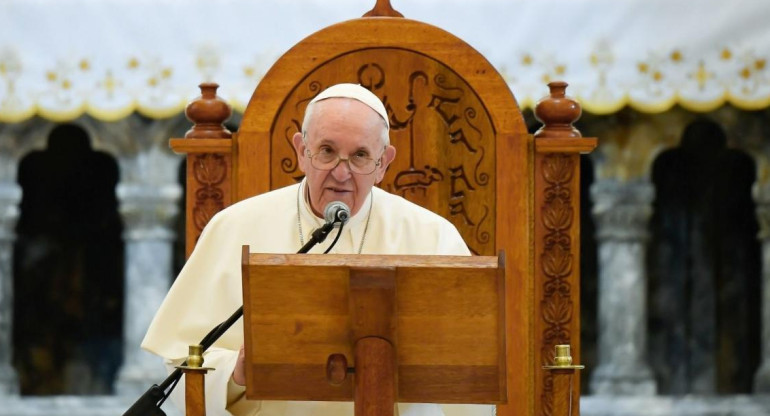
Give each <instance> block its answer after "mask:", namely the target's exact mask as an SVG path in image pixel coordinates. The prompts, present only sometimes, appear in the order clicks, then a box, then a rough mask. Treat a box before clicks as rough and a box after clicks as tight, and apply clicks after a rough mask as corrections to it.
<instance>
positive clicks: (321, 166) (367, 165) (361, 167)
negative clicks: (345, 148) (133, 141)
mask: <svg viewBox="0 0 770 416" xmlns="http://www.w3.org/2000/svg"><path fill="white" fill-rule="evenodd" d="M306 153H307V157H309V158H310V164H311V165H313V167H314V168H316V169H318V170H332V169H334V168H336V167H337V165H339V164H340V162H341V161H343V160H344V161H345V162H347V164H348V169H350V171H351V172H353V173H357V174H359V175H369V174H371V173H372V172H374V171H375V170H377V168H378V167H379V166H380V164H381V163H382V156H380V157H379V158H377V160H375V159H372V158H371V157H369V156H366V153H363V152H356V153H353V154H352V155H350V156H348V157H341V156H340V155H339V154H337V152H335V151H333V150H332V149H330V148H328V147H322V148H321V149H320V150H319V151H318V152H317V153H316V154H310V150H306Z"/></svg>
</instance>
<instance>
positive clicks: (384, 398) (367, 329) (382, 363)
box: [349, 268, 398, 416]
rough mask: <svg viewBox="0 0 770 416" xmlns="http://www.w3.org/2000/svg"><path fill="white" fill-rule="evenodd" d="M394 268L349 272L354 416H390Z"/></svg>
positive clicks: (393, 400)
mask: <svg viewBox="0 0 770 416" xmlns="http://www.w3.org/2000/svg"><path fill="white" fill-rule="evenodd" d="M395 286H396V278H395V269H385V268H383V269H374V270H366V269H356V268H352V269H351V271H350V299H349V302H350V314H351V341H352V342H353V343H354V356H355V358H354V360H355V377H354V380H355V382H354V388H353V400H354V401H355V416H393V414H394V409H395V403H396V395H397V391H398V390H397V387H396V385H397V384H396V353H395V350H394V347H393V344H392V341H393V340H394V339H395V331H394V329H395V322H394V313H395V303H396V288H395Z"/></svg>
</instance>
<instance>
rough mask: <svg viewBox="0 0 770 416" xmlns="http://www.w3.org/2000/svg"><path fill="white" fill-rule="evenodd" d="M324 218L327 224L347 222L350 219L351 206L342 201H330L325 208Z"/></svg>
mask: <svg viewBox="0 0 770 416" xmlns="http://www.w3.org/2000/svg"><path fill="white" fill-rule="evenodd" d="M324 219H326V224H334V223H341V224H345V223H347V222H348V220H349V219H350V208H348V206H347V205H345V203H344V202H341V201H332V202H329V203H328V204H326V208H324Z"/></svg>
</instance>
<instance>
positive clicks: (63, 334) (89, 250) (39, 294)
mask: <svg viewBox="0 0 770 416" xmlns="http://www.w3.org/2000/svg"><path fill="white" fill-rule="evenodd" d="M118 176H119V173H118V165H117V163H116V162H115V160H114V159H113V158H112V157H111V156H109V155H108V154H106V153H103V152H97V151H94V150H92V149H91V145H90V142H89V137H88V135H87V134H86V132H85V131H84V130H83V129H81V128H80V127H78V126H76V125H72V124H64V125H60V126H57V127H56V128H54V129H53V130H52V132H51V134H50V136H49V138H48V147H47V149H46V150H44V151H34V152H31V153H30V154H28V155H27V156H26V157H25V158H24V159H22V161H21V163H20V165H19V171H18V182H19V185H20V186H21V188H22V192H23V197H22V202H21V215H20V217H19V222H18V224H17V227H16V234H17V240H16V244H15V247H14V315H13V316H14V325H13V327H14V334H13V345H14V359H13V361H14V365H15V367H16V369H17V371H18V372H19V379H20V388H21V393H22V394H23V395H50V394H84V395H92V394H108V393H111V392H112V384H113V380H114V379H115V376H116V372H117V370H118V368H119V366H120V363H121V361H122V334H123V329H122V328H123V273H124V272H123V270H124V268H123V264H124V259H123V241H122V236H121V234H122V231H123V226H122V222H121V219H120V216H119V214H118V202H117V198H116V196H115V186H116V185H117V183H118Z"/></svg>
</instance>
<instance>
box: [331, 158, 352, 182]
mask: <svg viewBox="0 0 770 416" xmlns="http://www.w3.org/2000/svg"><path fill="white" fill-rule="evenodd" d="M332 175H333V176H334V179H336V180H338V181H340V182H342V181H344V180H346V179H348V178H350V176H351V175H352V174H351V172H350V159H348V158H342V157H341V158H340V159H339V161H338V162H337V166H335V167H334V169H332Z"/></svg>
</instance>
